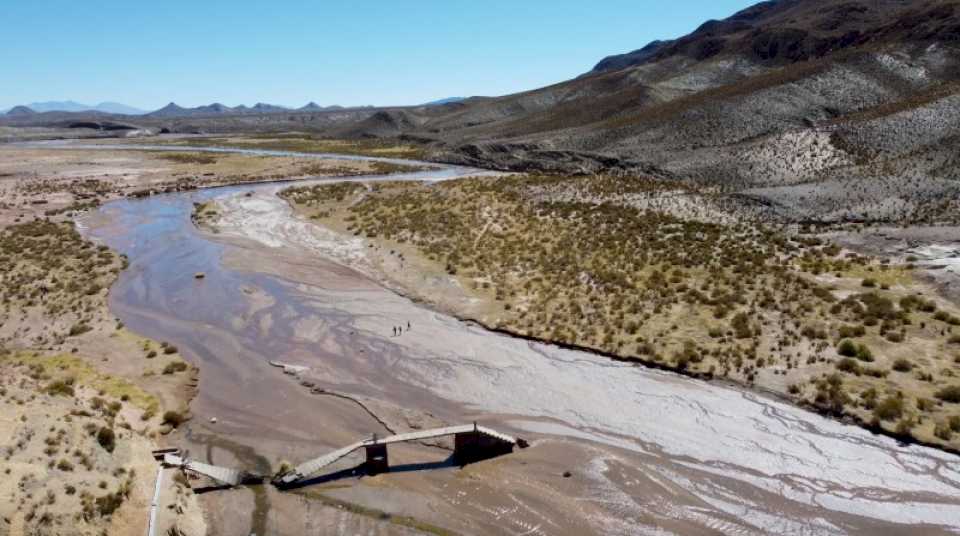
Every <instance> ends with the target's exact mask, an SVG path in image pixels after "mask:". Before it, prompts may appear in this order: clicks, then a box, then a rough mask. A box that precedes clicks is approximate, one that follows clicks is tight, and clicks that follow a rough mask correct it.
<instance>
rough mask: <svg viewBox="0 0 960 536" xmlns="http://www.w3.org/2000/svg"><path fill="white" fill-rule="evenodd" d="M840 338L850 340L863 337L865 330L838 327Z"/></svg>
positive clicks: (858, 327) (856, 327) (852, 327)
mask: <svg viewBox="0 0 960 536" xmlns="http://www.w3.org/2000/svg"><path fill="white" fill-rule="evenodd" d="M838 332H839V334H840V338H842V339H852V338H854V337H863V336H864V335H866V333H867V330H866V328H864V327H863V326H859V325H857V326H840V328H839V329H838Z"/></svg>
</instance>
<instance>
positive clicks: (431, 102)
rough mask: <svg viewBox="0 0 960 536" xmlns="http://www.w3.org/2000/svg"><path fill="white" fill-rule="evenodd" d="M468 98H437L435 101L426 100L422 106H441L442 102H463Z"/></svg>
mask: <svg viewBox="0 0 960 536" xmlns="http://www.w3.org/2000/svg"><path fill="white" fill-rule="evenodd" d="M465 100H467V98H466V97H447V98H445V99H437V100H435V101H430V102H425V103H423V104H421V106H440V105H442V104H453V103H455V102H461V101H465Z"/></svg>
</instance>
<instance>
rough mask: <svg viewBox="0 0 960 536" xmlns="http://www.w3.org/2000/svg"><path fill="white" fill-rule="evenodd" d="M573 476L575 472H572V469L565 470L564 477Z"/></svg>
mask: <svg viewBox="0 0 960 536" xmlns="http://www.w3.org/2000/svg"><path fill="white" fill-rule="evenodd" d="M571 476H573V473H571V472H570V471H564V472H563V478H570V477H571Z"/></svg>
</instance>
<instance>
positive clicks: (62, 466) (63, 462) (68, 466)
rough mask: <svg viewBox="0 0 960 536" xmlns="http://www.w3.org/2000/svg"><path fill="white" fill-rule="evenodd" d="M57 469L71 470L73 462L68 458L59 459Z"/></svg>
mask: <svg viewBox="0 0 960 536" xmlns="http://www.w3.org/2000/svg"><path fill="white" fill-rule="evenodd" d="M57 469H59V470H61V471H73V464H72V463H70V461H69V460H63V459H61V460H60V461H59V462H57Z"/></svg>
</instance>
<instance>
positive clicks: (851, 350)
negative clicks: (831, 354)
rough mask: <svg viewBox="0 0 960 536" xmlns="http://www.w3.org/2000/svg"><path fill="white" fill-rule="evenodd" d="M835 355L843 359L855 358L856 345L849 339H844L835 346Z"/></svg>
mask: <svg viewBox="0 0 960 536" xmlns="http://www.w3.org/2000/svg"><path fill="white" fill-rule="evenodd" d="M837 353H838V354H840V355H842V356H844V357H856V355H857V345H856V343H854V342H853V341H851V340H850V339H844V340H842V341H840V344H839V345H837Z"/></svg>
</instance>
